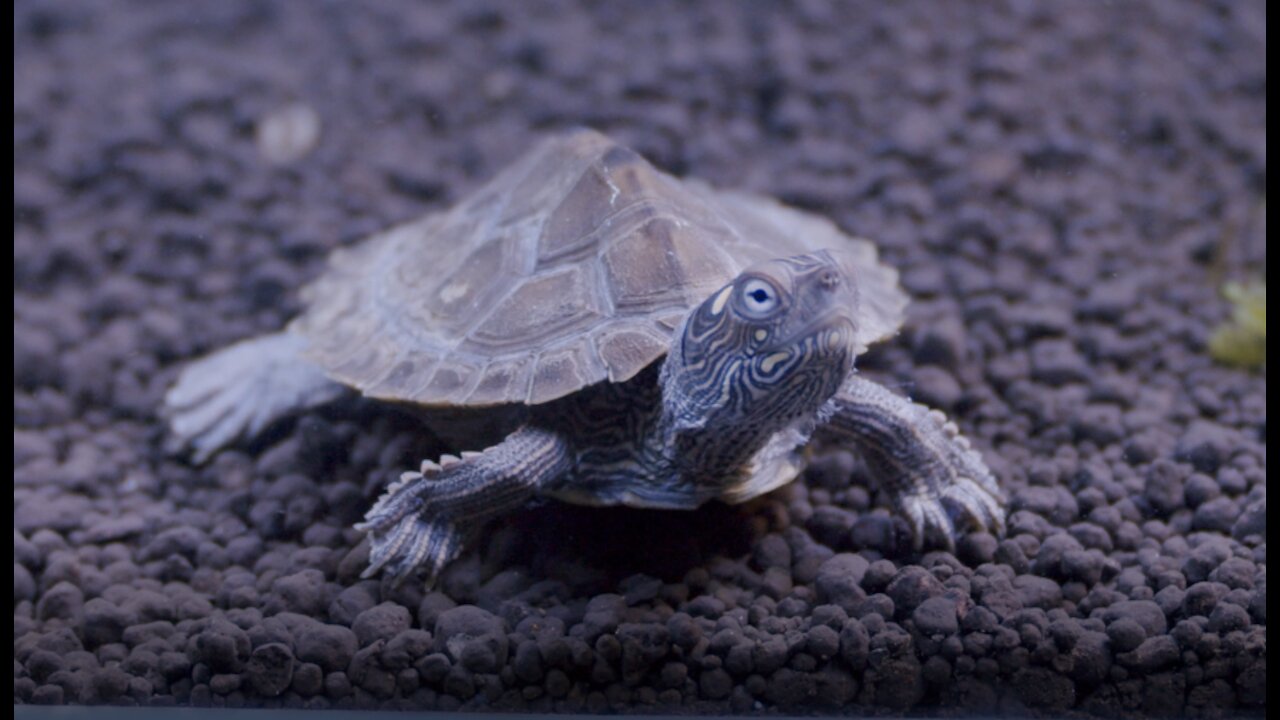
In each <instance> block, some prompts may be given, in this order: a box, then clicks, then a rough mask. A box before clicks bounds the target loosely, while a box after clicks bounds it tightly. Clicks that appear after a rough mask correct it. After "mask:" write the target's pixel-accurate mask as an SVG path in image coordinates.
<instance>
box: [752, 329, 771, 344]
mask: <svg viewBox="0 0 1280 720" xmlns="http://www.w3.org/2000/svg"><path fill="white" fill-rule="evenodd" d="M755 334H756V342H764V341H765V339H766V338H768V337H769V331H768V330H765V329H763V328H762V329H760V330H757V331H756V333H755Z"/></svg>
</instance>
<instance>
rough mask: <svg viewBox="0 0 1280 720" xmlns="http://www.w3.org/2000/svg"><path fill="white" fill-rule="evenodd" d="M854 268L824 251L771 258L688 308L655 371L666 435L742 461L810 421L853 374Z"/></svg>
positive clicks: (835, 255) (828, 251)
mask: <svg viewBox="0 0 1280 720" xmlns="http://www.w3.org/2000/svg"><path fill="white" fill-rule="evenodd" d="M853 266H854V265H853V262H852V261H851V260H850V259H849V258H846V257H844V256H843V253H841V252H840V251H831V250H823V251H819V252H815V253H810V254H807V255H797V256H795V257H789V258H783V259H778V260H770V261H768V262H764V263H759V264H757V265H753V266H751V267H748V268H747V269H746V270H744V271H743V272H742V273H741V274H740V275H738V277H736V278H734V280H733V281H732V282H730V283H729V284H728V285H725V286H724V287H723V288H721V289H719V290H717V291H716V292H715V293H713V294H712V295H711V296H710V297H709V298H707V299H706V300H705V301H703V302H702V303H701V304H700V305H698V306H697V307H695V308H694V309H693V310H692V311H691V312H690V313H689V315H688V317H687V318H686V319H685V322H684V325H683V326H682V328H681V329H680V331H679V332H678V334H677V336H676V338H675V342H674V343H673V346H672V351H671V353H670V354H669V355H668V357H667V360H666V362H665V364H664V365H663V369H662V387H663V403H664V414H665V415H666V417H667V418H668V419H670V420H671V421H673V422H672V424H671V426H672V427H673V429H675V430H676V432H677V433H678V434H681V435H686V436H688V435H690V434H694V435H697V436H700V439H699V440H698V442H699V443H702V444H707V443H710V444H722V443H730V444H732V445H734V446H735V447H734V448H733V450H734V452H733V454H740V453H745V454H750V453H753V452H754V451H755V449H757V448H759V447H760V446H761V445H763V443H764V442H765V441H767V440H768V438H769V437H770V436H771V435H772V434H773V433H774V432H777V431H778V430H780V429H782V428H783V427H786V426H787V425H790V424H792V423H794V422H796V421H797V420H802V419H804V418H806V417H812V416H813V415H814V414H815V413H816V412H817V411H818V409H819V408H820V407H822V405H823V404H824V403H825V402H826V401H827V400H828V399H830V398H831V397H832V396H833V395H834V394H835V393H836V391H837V390H838V389H839V388H840V385H841V383H842V382H843V381H844V379H845V378H846V377H847V376H848V374H849V373H850V372H851V371H852V369H853V359H854V356H855V355H856V354H857V347H856V345H855V339H856V335H857V333H856V330H857V327H856V323H857V317H856V313H857V310H858V297H857V293H856V288H855V285H854V280H855V278H854V277H853V275H852V273H851V269H852V267H853Z"/></svg>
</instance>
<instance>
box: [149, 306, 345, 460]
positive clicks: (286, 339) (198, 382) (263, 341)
mask: <svg viewBox="0 0 1280 720" xmlns="http://www.w3.org/2000/svg"><path fill="white" fill-rule="evenodd" d="M304 344H305V341H304V340H303V339H302V338H299V337H298V336H296V335H290V334H289V333H283V332H282V333H274V334H271V335H264V336H262V337H257V338H251V339H249V340H244V341H241V342H238V343H236V344H234V345H231V346H230V347H227V348H224V349H222V350H219V351H218V352H215V353H213V354H211V355H207V356H205V357H203V358H200V359H199V360H196V361H195V362H194V363H192V364H190V365H188V366H187V367H186V369H184V370H183V371H182V374H181V375H179V376H178V380H177V382H175V383H174V385H173V387H172V388H170V389H169V392H167V393H166V394H165V396H164V407H163V410H162V412H163V414H164V415H165V416H166V417H167V418H168V421H169V429H170V434H171V442H170V445H171V448H172V449H174V450H180V449H182V448H184V447H190V448H191V450H192V455H193V457H194V459H195V460H196V462H204V461H205V460H207V459H208V458H209V456H210V455H212V454H213V453H214V452H215V451H217V450H219V449H220V448H222V447H225V446H226V445H228V444H230V443H231V442H232V441H234V440H236V439H237V438H240V437H246V436H252V435H255V434H257V433H259V432H261V431H262V430H263V429H264V428H266V427H267V426H268V425H270V424H271V423H272V422H273V421H275V420H277V419H279V418H281V417H284V416H285V415H289V414H291V413H294V412H298V411H301V410H304V409H306V408H309V407H314V406H316V405H321V404H323V403H326V402H329V401H331V400H334V399H336V398H337V397H338V396H339V395H341V394H342V393H343V392H344V391H345V388H344V387H343V386H342V385H339V384H338V383H336V382H334V381H332V380H330V379H329V378H328V377H327V376H326V375H325V374H324V372H323V371H321V370H320V368H318V367H316V366H315V365H313V364H311V363H310V362H307V361H306V360H305V359H303V358H302V356H301V351H302V348H303V346H304Z"/></svg>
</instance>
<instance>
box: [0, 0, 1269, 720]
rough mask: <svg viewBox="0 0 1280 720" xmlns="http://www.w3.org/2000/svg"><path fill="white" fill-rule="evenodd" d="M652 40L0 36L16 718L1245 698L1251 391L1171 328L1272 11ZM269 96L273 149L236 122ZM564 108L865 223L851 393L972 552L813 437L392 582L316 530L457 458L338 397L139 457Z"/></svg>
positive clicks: (275, 24) (1258, 405)
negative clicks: (954, 470)
mask: <svg viewBox="0 0 1280 720" xmlns="http://www.w3.org/2000/svg"><path fill="white" fill-rule="evenodd" d="M645 9H646V10H649V9H650V8H647V7H646V8H645ZM652 10H653V11H652V12H644V11H641V9H640V8H639V7H632V6H629V5H626V4H613V3H596V4H593V3H579V2H575V1H574V0H545V1H540V2H537V3H492V4H491V3H483V4H476V3H473V2H462V1H458V2H451V3H441V4H433V5H431V6H430V7H429V8H427V7H423V6H420V5H418V4H415V3H412V2H403V3H401V2H394V3H392V4H390V5H383V4H377V5H366V4H336V5H333V6H332V7H328V6H326V7H325V8H324V9H323V11H322V12H314V11H313V10H312V8H310V7H307V6H303V5H298V4H291V3H278V2H265V3H259V2H252V3H240V2H232V3H210V4H200V5H181V6H180V5H173V6H169V5H163V4H160V5H154V6H148V8H147V10H146V11H145V12H139V8H137V7H135V6H134V5H132V4H130V3H126V2H116V1H115V0H112V1H111V2H106V3H103V4H83V3H72V2H61V1H57V2H20V3H18V4H17V5H16V6H15V9H14V41H15V49H14V61H15V62H14V66H15V67H14V79H15V82H14V702H15V705H16V704H65V703H76V704H95V705H102V704H119V705H157V706H171V705H180V706H193V705H194V706H219V707H222V706H226V707H261V706H266V707H273V708H274V707H290V708H294V707H297V708H308V709H312V710H319V709H329V708H337V709H348V710H357V711H367V710H373V709H398V710H443V711H455V710H464V709H467V710H469V709H480V710H499V711H506V712H540V713H549V712H575V713H583V712H589V713H593V714H609V713H624V714H654V713H658V712H661V713H671V714H723V713H730V712H731V713H735V714H739V713H741V714H747V713H751V714H784V715H786V714H797V713H827V712H839V713H841V714H856V715H879V714H885V713H887V712H897V713H905V714H913V715H929V714H938V713H962V714H978V715H994V714H1010V715H1032V714H1035V715H1046V716H1054V717H1057V716H1061V715H1066V714H1092V715H1103V716H1107V717H1119V716H1124V717H1137V716H1173V715H1188V716H1212V717H1220V716H1227V715H1229V716H1236V715H1241V716H1261V715H1262V714H1263V712H1264V708H1265V703H1266V396H1267V393H1266V372H1265V368H1262V369H1260V370H1259V369H1250V368H1229V367H1225V366H1220V365H1217V364H1215V363H1214V362H1213V361H1212V360H1211V359H1210V358H1209V357H1208V355H1207V353H1206V344H1207V341H1208V339H1209V338H1210V337H1212V334H1213V332H1214V330H1215V328H1216V327H1217V326H1218V324H1219V323H1220V322H1222V321H1223V320H1224V319H1226V318H1228V317H1229V316H1230V313H1231V310H1230V308H1229V307H1228V305H1227V303H1226V302H1225V301H1224V300H1223V298H1222V295H1221V292H1220V283H1221V282H1222V281H1223V280H1235V279H1245V278H1247V277H1249V273H1250V272H1259V273H1260V272H1263V270H1262V269H1263V268H1265V267H1266V242H1265V238H1266V232H1265V230H1266V228H1265V200H1264V198H1265V191H1266V122H1265V120H1266V65H1265V47H1266V36H1265V27H1266V13H1265V4H1264V3H1262V2H1259V1H1257V0H1248V1H1246V2H1238V3H1219V4H1200V3H1157V2H1144V3H1106V4H1103V3H1098V4H1079V5H1077V4H1054V3H1017V2H1008V3H1005V2H997V3H991V4H975V5H969V4H965V5H951V4H935V3H915V2H906V3H889V4H881V5H876V6H875V7H874V8H869V7H868V8H862V7H860V6H857V5H852V4H848V3H838V2H836V3H828V2H802V3H795V4H791V3H786V4H773V3H736V2H732V1H731V0H727V1H721V0H715V1H714V2H709V3H705V4H704V3H698V4H684V5H678V6H672V7H666V6H660V7H656V8H652ZM175 59H178V60H180V61H176V60H175ZM316 68H322V69H323V71H317V70H316ZM290 107H292V110H291V109H290ZM300 107H305V108H306V109H307V110H309V111H310V112H313V113H315V115H316V116H317V117H318V118H319V120H320V124H319V134H318V136H316V137H315V138H314V139H313V140H312V141H309V142H307V143H304V144H301V145H299V146H297V147H292V148H282V147H278V146H274V145H271V143H270V142H268V141H267V140H259V137H260V136H259V133H258V129H259V128H261V127H266V126H269V125H272V124H273V123H279V122H288V118H290V117H297V112H296V111H297V110H298V108H300ZM302 114H304V115H305V114H306V111H303V112H302ZM573 125H590V126H593V127H597V128H599V129H601V130H604V131H606V132H609V133H610V134H611V135H613V136H615V137H617V138H618V139H620V140H622V141H624V142H626V143H628V144H629V145H631V146H632V147H634V148H635V149H636V150H638V151H639V152H641V153H643V154H644V155H645V156H647V157H650V158H652V159H653V160H654V162H655V163H656V164H658V165H659V166H661V167H663V168H666V169H668V170H671V171H673V172H676V173H679V174H689V175H694V176H698V177H702V178H705V179H706V180H708V181H709V182H711V183H712V184H715V185H722V186H733V187H744V188H747V189H750V190H752V191H757V192H762V193H766V194H769V195H773V196H776V197H780V198H782V199H783V200H784V201H786V202H788V203H791V204H794V205H798V206H802V207H806V208H810V209H813V210H815V211H817V212H820V213H822V214H824V215H827V216H828V217H830V218H831V219H832V220H833V221H834V222H836V223H837V224H839V225H840V226H842V227H843V228H845V229H847V230H849V231H850V232H854V233H857V234H859V235H864V236H866V237H870V238H874V239H875V240H876V241H877V242H878V244H879V247H880V251H881V253H882V255H883V257H884V258H885V259H886V261H887V262H888V263H889V264H891V265H892V266H894V267H895V268H897V269H898V270H899V271H900V272H901V277H902V280H903V283H904V285H905V286H906V287H907V288H908V290H909V291H910V292H911V293H912V295H913V296H914V302H913V303H912V305H911V306H910V308H909V309H908V317H907V322H906V324H905V326H904V328H903V329H902V332H901V333H899V334H898V335H897V336H896V337H894V338H892V339H889V340H887V341H885V342H883V343H880V344H878V345H876V346H875V347H874V348H873V349H872V350H871V351H870V352H868V353H866V354H865V355H863V356H861V357H860V358H859V359H858V366H859V370H860V371H861V372H864V373H866V374H867V375H868V376H870V377H873V378H874V379H876V380H879V381H883V382H885V383H886V384H887V385H888V386H890V387H891V388H892V389H894V390H895V391H897V392H900V393H902V394H904V395H907V396H910V397H912V398H914V399H916V400H918V401H921V402H924V403H927V404H930V405H932V406H934V407H938V408H940V409H943V410H945V411H947V412H948V414H949V415H950V416H951V417H952V419H954V420H955V421H956V423H957V425H958V426H959V427H960V428H961V429H962V430H963V432H964V433H965V434H966V435H967V436H968V437H969V438H970V440H971V441H972V444H973V445H974V447H975V448H977V449H978V451H979V452H981V453H982V454H983V456H984V457H986V458H987V459H988V460H989V462H990V464H991V466H992V469H993V470H994V472H995V473H996V475H997V476H998V478H999V481H1000V483H1001V486H1002V488H1003V490H1004V491H1005V493H1006V496H1007V497H1008V499H1009V503H1010V510H1011V512H1010V514H1009V516H1008V518H1007V524H1008V532H1007V533H1005V534H1004V535H1003V536H996V535H993V534H988V533H981V532H979V533H967V534H962V535H961V536H960V537H959V539H958V542H957V543H956V547H955V550H954V552H948V551H947V550H945V549H943V548H940V547H938V546H936V545H928V546H926V547H924V548H921V549H920V550H919V551H917V550H916V548H914V547H913V546H912V544H911V542H910V541H911V537H910V535H909V533H908V532H907V525H906V524H905V522H904V521H903V519H902V518H901V517H900V516H898V515H897V514H895V513H893V512H892V508H891V503H890V500H891V498H890V497H889V496H888V494H887V493H885V492H883V489H884V488H883V484H882V481H881V479H880V478H879V477H877V473H876V472H875V471H874V469H872V468H869V467H867V466H866V464H865V463H864V462H863V461H862V459H860V458H859V457H857V456H856V455H855V454H854V453H852V452H850V450H849V449H848V448H838V447H815V448H814V450H815V452H814V454H813V458H812V463H811V467H810V468H809V470H808V471H807V472H806V473H805V475H804V478H803V480H802V481H801V482H797V483H794V484H792V485H789V486H787V487H785V488H782V489H779V490H778V491H776V492H774V493H770V494H769V495H767V496H765V497H764V498H761V499H759V500H756V501H753V502H751V503H746V504H743V505H739V506H732V507H730V506H727V505H723V504H720V503H709V504H708V505H707V506H705V507H703V508H701V509H699V510H697V511H694V512H675V511H653V510H636V509H625V508H571V507H566V506H563V505H561V504H559V503H555V502H548V503H544V504H542V505H540V506H538V507H531V508H530V509H528V510H527V511H521V512H519V513H516V514H514V515H513V516H512V517H510V518H509V519H507V520H504V521H502V522H501V523H498V524H497V525H496V526H495V527H494V528H492V529H490V530H489V531H486V532H481V533H478V537H479V540H478V541H477V543H476V544H475V549H474V551H472V552H470V553H468V554H467V556H466V557H464V558H463V560H462V561H460V562H458V563H456V564H455V565H454V566H453V567H451V568H449V569H448V570H447V571H446V572H445V573H444V575H443V576H442V577H441V578H440V580H439V582H438V583H437V585H436V586H435V587H432V588H425V587H422V586H421V585H420V584H415V583H412V582H409V583H404V584H402V585H400V586H395V585H393V584H391V583H389V582H387V581H385V580H383V579H380V578H375V579H361V578H360V577H359V575H360V573H361V572H362V571H363V569H364V567H365V566H366V563H367V558H368V547H367V544H366V543H364V542H363V536H362V535H361V534H360V533H358V532H355V531H354V530H352V529H351V525H352V524H353V523H354V522H356V521H357V520H358V519H359V518H360V517H362V515H363V513H364V511H365V510H366V509H367V507H368V505H369V503H371V502H372V501H373V499H374V498H376V496H377V495H378V493H379V492H380V491H381V489H382V487H383V486H384V484H385V481H386V479H387V478H390V477H395V475H396V474H397V473H398V472H400V471H403V470H404V469H405V468H408V467H413V466H415V465H416V464H417V462H419V461H420V460H421V459H423V458H434V457H438V456H439V454H441V453H443V452H457V451H459V450H464V449H479V448H478V447H476V448H471V447H455V446H453V445H452V444H450V443H449V442H446V441H444V440H441V439H438V438H436V437H435V436H433V435H432V433H431V432H429V431H427V430H424V428H423V425H422V424H421V423H420V422H419V421H418V420H417V419H416V418H414V417H410V416H408V415H406V414H404V413H401V412H400V411H399V410H396V409H389V408H386V407H385V406H380V405H378V404H377V403H372V402H366V401H361V400H356V399H350V400H345V401H342V402H340V403H337V404H335V405H334V406H332V407H329V408H325V409H321V410H317V411H313V412H308V413H305V414H303V415H302V416H301V417H299V418H296V419H293V420H290V421H288V422H281V423H277V424H276V425H275V426H273V427H272V428H269V429H268V430H267V432H266V433H265V434H264V435H263V436H262V437H260V438H257V439H255V440H252V441H246V442H242V443H237V444H235V445H233V447H231V448H229V449H228V450H226V451H224V452H222V453H220V454H219V455H217V456H216V457H214V458H212V459H211V460H210V461H209V462H208V463H206V464H203V465H200V464H196V463H193V462H191V459H190V458H188V457H185V456H182V455H181V454H175V453H172V452H169V451H168V450H166V448H165V447H164V443H165V440H164V433H163V418H161V417H159V415H158V413H157V408H158V407H159V406H160V399H161V397H162V395H163V392H164V391H165V389H166V387H167V386H168V385H169V383H171V382H172V380H173V378H174V377H175V375H176V373H177V372H178V370H179V368H180V367H181V366H182V365H184V364H185V363H188V362H190V361H191V360H192V359H193V358H195V357H197V356H199V355H200V354H202V353H204V352H207V351H209V350H211V349H214V348H218V347H222V346H225V345H227V344H228V343H230V342H233V341H235V340H237V339H239V338H243V337H247V336H251V335H254V334H257V333H261V332H266V331H269V330H274V329H276V328H279V327H281V326H283V325H284V324H285V323H286V322H287V321H288V319H289V318H290V317H292V316H293V315H294V314H295V313H296V312H297V310H298V308H299V306H300V305H299V302H300V301H299V296H298V294H297V290H298V289H299V288H301V287H302V286H304V285H305V284H306V282H307V281H308V280H310V279H312V278H314V277H315V276H316V275H317V274H318V273H319V272H321V270H322V269H323V267H324V264H325V262H326V260H325V258H326V256H327V255H328V254H329V251H330V250H332V249H333V248H336V247H340V246H351V245H353V244H354V243H355V242H357V241H358V239H359V238H361V237H364V236H366V235H368V234H369V233H371V232H374V231H376V230H378V229H380V228H384V227H386V226H388V225H389V224H391V223H393V222H396V221H399V220H402V219H407V218H411V217H415V216H417V215H419V214H420V213H423V212H427V211H435V210H440V209H443V208H445V207H447V206H448V205H449V204H450V203H451V202H453V201H454V200H456V199H457V198H460V197H462V196H464V195H465V194H466V193H467V192H468V191H470V190H472V189H474V188H476V187H477V186H478V185H479V184H480V183H481V182H483V180H484V179H485V178H487V177H489V176H491V175H492V173H493V172H494V171H495V170H497V169H498V168H499V167H501V166H503V165H505V164H506V163H507V162H509V161H510V159H511V158H512V157H513V156H515V155H516V154H518V153H519V152H520V151H521V150H523V149H524V148H525V147H527V146H529V145H530V144H531V143H532V142H533V140H534V138H536V137H538V136H539V135H541V134H543V133H545V132H548V131H552V130H555V129H559V128H565V127H569V126H573ZM295 129H296V128H295ZM262 137H265V134H264V135H263V136H262ZM467 437H469V436H467ZM464 439H465V438H464ZM957 520H959V521H961V525H962V526H963V522H962V521H963V518H957Z"/></svg>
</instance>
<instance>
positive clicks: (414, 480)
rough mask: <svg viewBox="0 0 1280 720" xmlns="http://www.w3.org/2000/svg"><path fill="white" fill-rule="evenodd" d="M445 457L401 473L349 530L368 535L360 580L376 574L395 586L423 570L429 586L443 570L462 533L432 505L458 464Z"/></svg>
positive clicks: (439, 505)
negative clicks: (366, 552)
mask: <svg viewBox="0 0 1280 720" xmlns="http://www.w3.org/2000/svg"><path fill="white" fill-rule="evenodd" d="M449 457H450V456H445V457H443V458H441V462H440V463H435V462H432V461H430V460H424V461H422V465H421V468H420V470H419V471H418V472H405V473H401V475H400V478H399V479H398V480H396V481H395V482H393V483H392V484H391V485H389V486H388V487H387V490H386V492H384V493H383V494H382V496H381V497H380V498H378V501H377V502H376V503H374V505H373V507H372V508H370V509H369V512H368V513H367V514H366V515H365V519H364V522H361V523H357V524H356V526H355V528H356V529H357V530H360V531H362V532H367V533H369V541H370V544H369V567H367V568H366V569H365V570H364V572H362V573H361V574H360V577H363V578H369V577H373V576H375V575H377V574H378V573H379V572H382V573H384V574H386V575H387V576H388V577H390V578H392V579H393V581H394V582H395V583H396V584H399V583H401V582H404V580H406V579H407V578H408V577H409V576H410V575H411V574H412V573H413V571H414V570H416V569H417V568H419V567H421V568H423V569H424V570H425V571H426V576H427V580H428V583H430V582H433V581H434V580H435V578H436V577H437V576H438V575H439V574H440V572H441V571H442V570H443V569H444V567H445V566H446V565H448V564H449V562H450V561H452V560H453V559H454V558H456V557H457V556H458V554H459V553H460V551H461V549H462V546H463V544H464V543H463V540H464V538H463V537H462V534H461V533H460V532H459V531H458V530H457V529H456V528H455V527H454V524H453V523H452V522H450V521H449V520H448V519H447V515H446V513H445V510H446V509H447V507H448V503H447V502H438V501H437V502H433V497H432V496H433V495H435V494H437V493H436V492H434V491H438V490H439V489H441V488H442V487H444V485H443V484H442V482H443V481H446V480H448V479H451V478H449V477H448V476H449V475H451V474H454V473H449V470H450V469H453V468H458V467H459V466H460V461H458V460H457V459H456V458H455V459H454V460H453V461H450V460H448V458H449Z"/></svg>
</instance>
